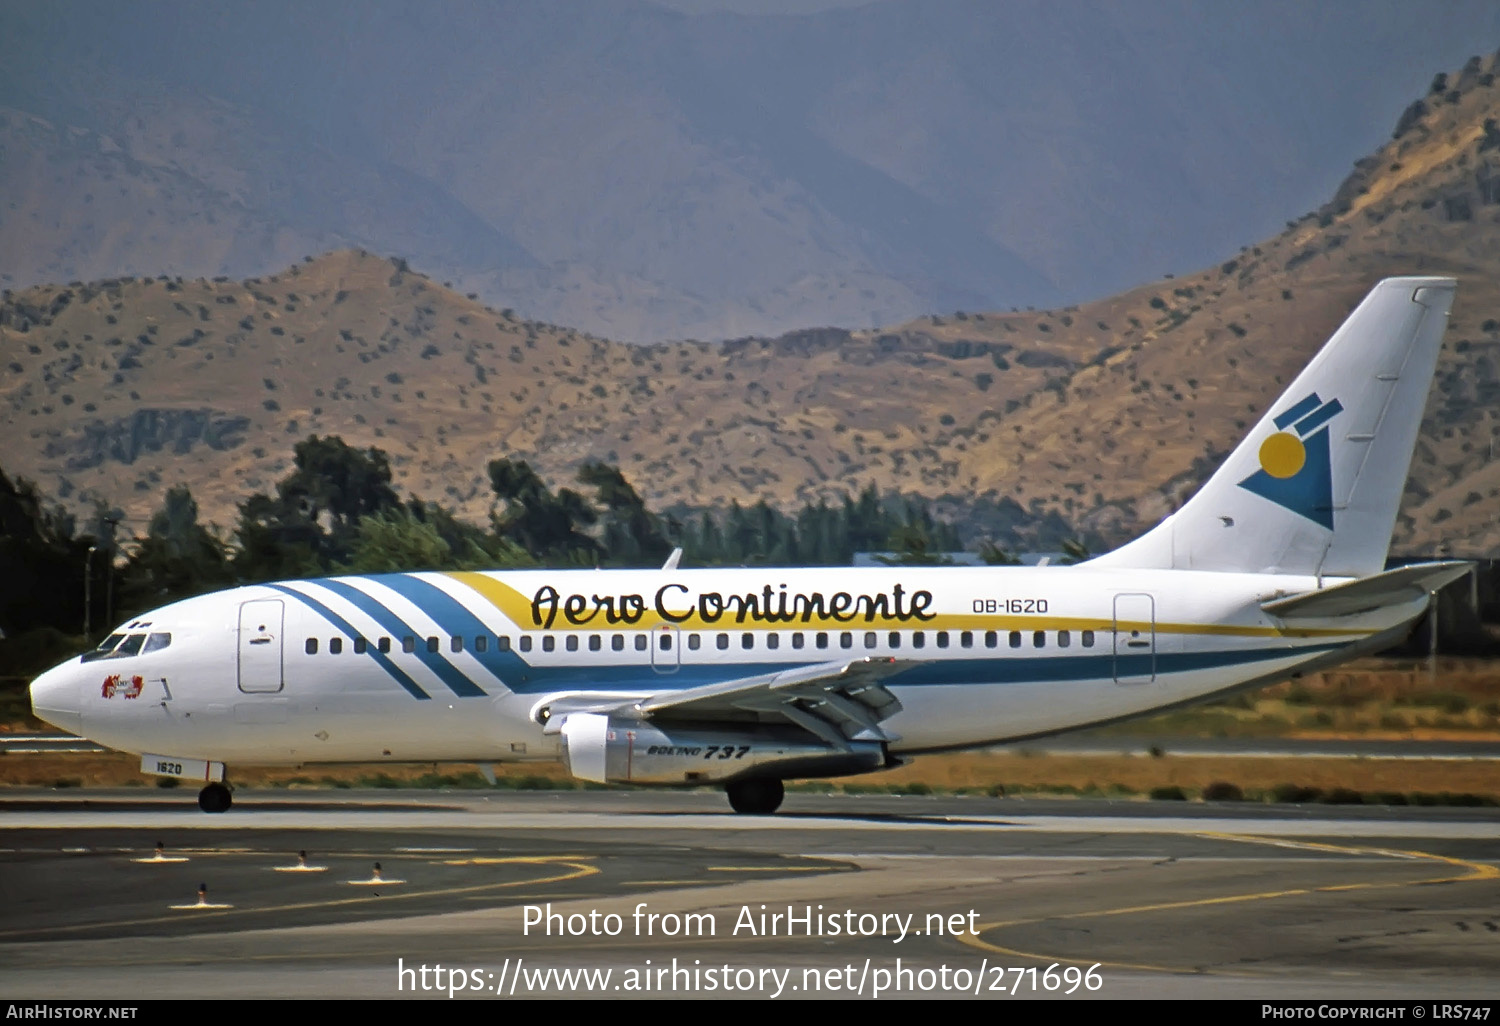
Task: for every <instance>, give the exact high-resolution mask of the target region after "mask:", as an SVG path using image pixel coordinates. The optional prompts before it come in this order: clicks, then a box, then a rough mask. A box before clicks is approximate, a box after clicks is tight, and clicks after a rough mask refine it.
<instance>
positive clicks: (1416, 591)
mask: <svg viewBox="0 0 1500 1026" xmlns="http://www.w3.org/2000/svg"><path fill="white" fill-rule="evenodd" d="M1472 567H1473V564H1472V563H1467V562H1464V561H1462V560H1450V561H1445V562H1441V563H1416V564H1413V565H1412V566H1403V567H1397V568H1396V569H1394V570H1387V571H1385V572H1384V573H1379V574H1373V575H1371V576H1369V577H1361V578H1359V579H1358V580H1353V581H1345V582H1344V583H1343V584H1335V585H1334V586H1333V587H1331V588H1321V589H1319V590H1318V591H1305V592H1303V593H1302V594H1300V595H1290V596H1287V597H1285V598H1277V599H1270V600H1269V601H1266V602H1262V603H1261V604H1260V608H1262V609H1264V610H1265V611H1266V612H1268V613H1270V614H1271V615H1272V616H1277V617H1280V618H1282V619H1283V620H1302V619H1307V618H1319V619H1321V618H1323V617H1330V616H1353V615H1354V614H1355V613H1364V612H1368V611H1369V610H1372V609H1379V608H1381V607H1382V606H1392V605H1397V604H1400V603H1403V602H1411V601H1412V600H1413V599H1418V598H1422V597H1423V596H1425V595H1427V594H1429V593H1430V592H1434V591H1437V590H1438V589H1439V588H1441V587H1443V586H1444V585H1446V584H1450V583H1452V582H1453V581H1456V580H1458V579H1459V578H1460V577H1462V576H1463V575H1464V574H1466V573H1468V572H1469V570H1470V569H1471V568H1472Z"/></svg>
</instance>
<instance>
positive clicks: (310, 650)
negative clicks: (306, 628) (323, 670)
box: [303, 638, 318, 655]
mask: <svg viewBox="0 0 1500 1026" xmlns="http://www.w3.org/2000/svg"><path fill="white" fill-rule="evenodd" d="M303 651H305V652H306V653H307V654H308V655H317V654H318V639H317V638H308V639H307V644H306V646H304V648H303Z"/></svg>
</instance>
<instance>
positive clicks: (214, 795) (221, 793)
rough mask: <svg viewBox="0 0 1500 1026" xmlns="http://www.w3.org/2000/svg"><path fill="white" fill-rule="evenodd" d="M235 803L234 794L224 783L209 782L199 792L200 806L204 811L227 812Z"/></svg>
mask: <svg viewBox="0 0 1500 1026" xmlns="http://www.w3.org/2000/svg"><path fill="white" fill-rule="evenodd" d="M233 804H234V796H233V795H231V794H230V793H229V788H227V787H225V786H224V785H223V784H209V785H208V786H207V787H205V788H204V789H203V790H201V791H199V792H198V808H200V809H202V810H203V811H204V812H225V811H227V810H228V809H229V806H231V805H233Z"/></svg>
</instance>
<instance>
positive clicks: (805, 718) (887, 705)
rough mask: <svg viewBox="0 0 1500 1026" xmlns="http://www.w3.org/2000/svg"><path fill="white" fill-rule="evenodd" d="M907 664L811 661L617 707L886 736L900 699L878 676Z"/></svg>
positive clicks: (844, 736) (841, 738)
mask: <svg viewBox="0 0 1500 1026" xmlns="http://www.w3.org/2000/svg"><path fill="white" fill-rule="evenodd" d="M911 665H912V663H911V662H909V661H902V660H898V659H890V658H875V657H869V658H864V659H854V660H848V661H835V662H828V663H814V664H813V665H811V666H799V667H797V668H795V669H791V670H782V671H780V672H778V673H769V674H761V675H757V676H754V677H741V678H739V679H738V680H731V681H724V682H722V683H718V684H706V685H704V686H702V687H697V688H687V689H685V690H683V691H667V692H661V693H659V694H655V695H652V696H650V697H649V698H645V699H641V700H639V701H636V702H633V703H630V704H629V705H628V706H624V707H622V708H620V709H619V710H618V711H619V712H620V713H622V714H628V715H633V716H637V717H641V718H651V717H669V718H672V719H691V720H695V721H709V722H711V721H713V720H715V719H721V718H723V719H729V718H736V717H742V716H743V715H744V714H745V713H755V714H759V715H761V716H765V717H769V718H771V719H781V720H785V721H787V722H789V723H794V724H796V725H797V726H799V727H802V728H803V729H804V730H807V731H809V732H810V733H812V734H815V735H817V736H818V737H820V738H822V739H823V740H825V741H827V742H829V743H830V744H834V745H843V744H844V743H845V742H846V741H848V740H850V739H853V738H856V737H859V736H861V735H864V736H865V737H866V738H869V739H872V740H880V741H889V740H892V738H891V737H890V736H889V735H887V734H886V732H885V731H884V730H883V729H882V728H881V726H880V724H881V722H882V721H884V720H887V719H889V718H890V717H892V716H894V715H896V713H898V712H900V711H901V703H900V701H899V700H897V698H896V696H895V695H893V694H891V693H890V691H888V690H887V689H886V688H885V686H884V685H883V684H882V683H881V681H883V680H884V679H885V678H887V677H890V676H893V675H894V674H897V673H900V672H901V671H902V670H905V669H907V668H908V667H910V666H911Z"/></svg>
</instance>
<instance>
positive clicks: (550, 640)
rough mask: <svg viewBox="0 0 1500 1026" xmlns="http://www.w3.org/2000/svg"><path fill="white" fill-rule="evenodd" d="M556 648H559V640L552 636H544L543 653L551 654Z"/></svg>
mask: <svg viewBox="0 0 1500 1026" xmlns="http://www.w3.org/2000/svg"><path fill="white" fill-rule="evenodd" d="M556 647H557V639H556V638H554V637H553V636H552V635H550V634H546V635H543V636H542V651H543V652H551V651H552V650H553V649H554V648H556Z"/></svg>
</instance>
